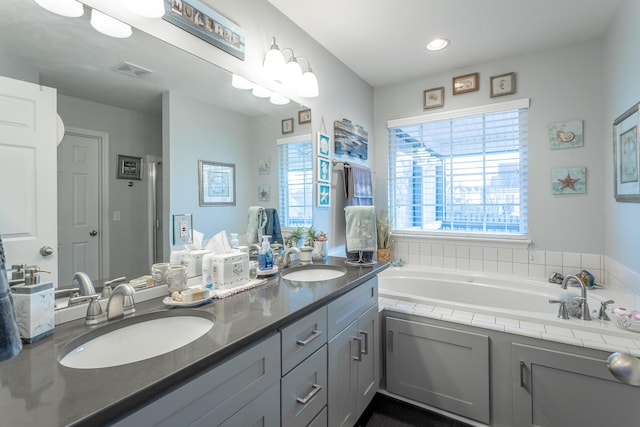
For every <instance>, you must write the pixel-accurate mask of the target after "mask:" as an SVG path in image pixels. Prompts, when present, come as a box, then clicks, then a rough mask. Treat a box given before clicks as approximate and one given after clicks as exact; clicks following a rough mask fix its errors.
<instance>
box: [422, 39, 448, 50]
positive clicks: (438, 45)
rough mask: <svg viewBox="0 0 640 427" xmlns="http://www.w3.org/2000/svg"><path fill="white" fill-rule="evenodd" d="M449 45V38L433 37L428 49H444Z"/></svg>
mask: <svg viewBox="0 0 640 427" xmlns="http://www.w3.org/2000/svg"><path fill="white" fill-rule="evenodd" d="M447 46H449V40H447V39H441V38H437V39H433V40H431V41H430V42H429V43H428V44H427V50H442V49H444V48H445V47H447Z"/></svg>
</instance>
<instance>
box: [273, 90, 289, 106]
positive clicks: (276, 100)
mask: <svg viewBox="0 0 640 427" xmlns="http://www.w3.org/2000/svg"><path fill="white" fill-rule="evenodd" d="M269 102H271V103H272V104H275V105H287V104H288V103H289V102H290V100H289V98H287V97H286V96H282V95H280V94H279V93H274V94H273V95H271V98H269Z"/></svg>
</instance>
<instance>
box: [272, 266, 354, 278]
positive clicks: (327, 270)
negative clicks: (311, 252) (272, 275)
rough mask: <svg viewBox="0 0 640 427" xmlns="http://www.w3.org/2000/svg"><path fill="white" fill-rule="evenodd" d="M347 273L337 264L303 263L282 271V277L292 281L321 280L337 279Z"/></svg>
mask: <svg viewBox="0 0 640 427" xmlns="http://www.w3.org/2000/svg"><path fill="white" fill-rule="evenodd" d="M346 273H347V269H346V268H344V267H340V266H337V265H323V264H318V265H305V266H302V267H297V268H292V269H291V270H286V271H284V272H283V273H282V278H283V279H285V280H289V281H292V282H322V281H325V280H332V279H337V278H338V277H342V276H344V275H345V274H346Z"/></svg>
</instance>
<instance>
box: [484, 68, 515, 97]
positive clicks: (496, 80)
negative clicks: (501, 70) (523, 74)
mask: <svg viewBox="0 0 640 427" xmlns="http://www.w3.org/2000/svg"><path fill="white" fill-rule="evenodd" d="M489 81H490V83H491V93H490V96H491V98H495V97H496V96H504V95H513V94H514V93H516V73H506V74H500V75H499V76H491V77H490V78H489Z"/></svg>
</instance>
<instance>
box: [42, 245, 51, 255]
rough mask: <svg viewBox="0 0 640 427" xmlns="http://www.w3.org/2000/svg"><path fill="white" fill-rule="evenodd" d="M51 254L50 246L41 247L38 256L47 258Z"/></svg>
mask: <svg viewBox="0 0 640 427" xmlns="http://www.w3.org/2000/svg"><path fill="white" fill-rule="evenodd" d="M52 254H53V248H52V247H51V246H43V247H41V248H40V255H42V256H49V255H52Z"/></svg>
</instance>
